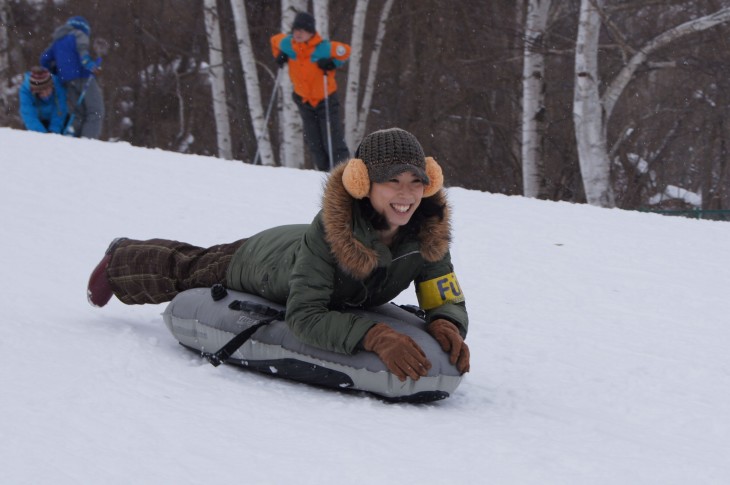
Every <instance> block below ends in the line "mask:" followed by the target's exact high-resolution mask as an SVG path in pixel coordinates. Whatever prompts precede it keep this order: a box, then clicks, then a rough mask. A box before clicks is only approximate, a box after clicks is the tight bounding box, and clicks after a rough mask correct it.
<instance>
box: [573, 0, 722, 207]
mask: <svg viewBox="0 0 730 485" xmlns="http://www.w3.org/2000/svg"><path fill="white" fill-rule="evenodd" d="M603 3H604V0H581V10H580V22H579V26H578V39H577V42H576V62H575V69H576V87H575V95H574V105H573V119H574V123H575V132H576V140H577V145H578V156H579V158H580V167H581V173H582V176H583V186H584V188H585V192H586V198H587V199H588V202H589V203H590V204H594V205H600V206H603V207H613V206H614V204H615V202H614V196H613V191H612V189H611V186H610V159H609V156H608V152H607V144H606V136H607V135H606V134H607V126H608V121H609V119H610V117H611V114H612V113H613V109H614V107H615V106H616V102H617V101H618V99H619V97H620V96H621V94H622V93H623V91H624V89H625V88H626V86H627V85H628V83H629V82H630V81H631V79H632V78H633V76H634V74H635V73H636V70H637V69H638V68H639V67H640V66H641V65H642V64H644V63H645V62H646V61H647V58H648V56H649V55H650V54H651V53H653V52H655V51H656V50H658V49H661V48H663V47H665V46H666V45H668V44H669V43H671V42H673V41H675V40H677V39H679V38H681V37H683V36H685V35H689V34H693V33H696V32H701V31H703V30H707V29H709V28H712V27H714V26H716V25H719V24H722V23H726V22H728V21H730V7H723V8H721V9H719V10H717V11H716V12H714V13H712V14H709V15H705V16H703V17H699V18H696V19H693V20H689V21H687V22H685V23H683V24H680V25H678V26H676V27H674V28H671V29H669V30H667V31H665V32H663V33H661V34H659V35H658V36H656V37H654V38H653V39H651V40H650V41H649V42H647V43H645V44H644V45H643V46H642V47H641V48H640V49H639V50H638V51H637V52H636V54H634V55H633V56H632V57H631V59H629V61H628V62H627V64H626V65H625V66H624V67H623V68H622V69H621V71H620V72H619V73H618V74H617V75H616V77H615V78H614V79H613V81H612V82H611V83H610V84H609V86H608V88H607V89H606V92H605V93H604V94H603V96H602V97H601V96H600V95H599V91H598V81H599V80H598V36H599V33H600V29H601V19H600V15H601V12H600V9H601V8H602V7H603Z"/></svg>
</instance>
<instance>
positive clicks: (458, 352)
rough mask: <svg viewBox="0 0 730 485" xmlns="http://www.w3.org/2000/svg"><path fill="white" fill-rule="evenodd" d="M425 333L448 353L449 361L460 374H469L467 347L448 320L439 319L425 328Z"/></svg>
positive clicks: (454, 326) (457, 330) (456, 329)
mask: <svg viewBox="0 0 730 485" xmlns="http://www.w3.org/2000/svg"><path fill="white" fill-rule="evenodd" d="M426 331H427V332H428V333H429V334H430V335H431V336H432V337H433V338H435V339H436V341H437V342H438V343H439V345H441V348H442V349H443V350H444V352H448V353H449V361H450V362H451V364H452V365H456V368H457V369H459V372H461V373H462V374H463V373H465V372H469V347H467V345H466V343H465V342H464V339H463V338H461V334H460V333H459V329H458V328H456V325H454V324H453V323H451V322H450V321H448V320H444V319H443V318H439V319H437V320H434V321H433V322H431V323H429V324H428V326H426Z"/></svg>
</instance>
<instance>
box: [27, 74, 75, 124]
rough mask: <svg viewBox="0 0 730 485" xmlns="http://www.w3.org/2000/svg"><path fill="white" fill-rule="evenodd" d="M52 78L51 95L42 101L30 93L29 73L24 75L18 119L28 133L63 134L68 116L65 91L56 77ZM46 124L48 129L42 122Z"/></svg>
mask: <svg viewBox="0 0 730 485" xmlns="http://www.w3.org/2000/svg"><path fill="white" fill-rule="evenodd" d="M52 77H53V94H51V96H50V97H49V98H48V99H47V100H43V99H41V98H40V97H38V96H36V95H35V94H33V93H32V92H31V91H30V72H26V73H25V78H24V79H23V84H21V86H20V94H19V96H20V117H21V118H22V119H23V123H24V124H25V128H26V129H28V130H29V131H38V132H41V133H61V132H63V128H64V125H65V123H66V116H67V115H68V108H67V107H66V89H65V88H64V87H63V86H62V85H61V83H60V82H59V80H58V78H57V77H56V76H52ZM44 121H45V122H46V123H47V124H48V129H46V127H45V126H44V123H43V122H44Z"/></svg>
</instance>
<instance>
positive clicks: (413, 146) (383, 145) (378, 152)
mask: <svg viewBox="0 0 730 485" xmlns="http://www.w3.org/2000/svg"><path fill="white" fill-rule="evenodd" d="M406 171H411V172H413V173H415V174H416V176H417V177H419V178H420V179H421V180H422V181H423V183H424V184H425V187H424V190H423V196H424V197H430V196H432V195H433V194H435V193H436V192H438V191H439V189H441V187H442V186H443V184H444V176H443V173H442V171H441V167H440V166H439V164H438V163H436V160H434V159H433V158H432V157H426V156H424V153H423V148H422V147H421V144H420V143H419V142H418V139H416V137H415V136H414V135H413V134H411V133H409V132H407V131H406V130H403V129H400V128H389V129H386V130H378V131H375V132H373V133H370V134H369V135H368V136H366V137H365V138H364V139H363V141H362V142H361V143H360V146H358V147H357V150H356V151H355V158H353V159H351V160H350V161H349V162H347V166H346V167H345V170H344V172H343V173H342V183H343V185H344V186H345V190H347V192H348V193H349V194H350V195H351V196H352V197H354V198H356V199H362V198H363V197H365V196H366V195H368V193H369V192H370V183H371V182H375V183H382V182H385V181H387V180H390V179H391V178H393V177H395V176H397V175H399V174H401V173H403V172H406Z"/></svg>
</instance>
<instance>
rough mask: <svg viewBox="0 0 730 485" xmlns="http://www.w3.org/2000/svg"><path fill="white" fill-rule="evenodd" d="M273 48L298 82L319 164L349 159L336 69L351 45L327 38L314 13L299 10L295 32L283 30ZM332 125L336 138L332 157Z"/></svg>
mask: <svg viewBox="0 0 730 485" xmlns="http://www.w3.org/2000/svg"><path fill="white" fill-rule="evenodd" d="M271 49H272V52H273V54H274V57H275V58H276V62H277V64H279V67H280V68H283V67H284V66H285V65H288V66H289V77H290V78H291V81H292V84H293V86H294V92H293V93H292V95H293V98H294V102H295V103H296V105H297V107H298V108H299V113H300V114H301V116H302V122H303V124H304V140H305V141H306V143H307V146H308V147H309V150H310V152H311V154H312V157H313V161H314V165H315V167H316V168H317V169H318V170H322V171H325V172H326V171H329V170H330V168H331V167H333V166H334V165H336V164H337V163H338V162H341V161H344V160H348V159H349V158H350V151H349V149H348V148H347V144H346V143H345V136H344V129H343V127H342V121H341V120H340V114H339V112H340V103H339V100H338V99H337V82H336V81H335V69H337V68H338V67H340V66H341V65H342V64H344V62H345V61H346V60H347V59H348V58H349V57H350V46H349V45H347V44H343V43H342V42H334V41H330V40H327V39H323V38H322V36H320V35H319V34H318V33H317V30H316V28H315V23H314V17H312V16H311V15H310V14H308V13H306V12H299V13H297V15H296V17H295V18H294V23H293V24H292V32H291V34H286V33H280V34H276V35H275V36H273V37H272V38H271ZM325 77H326V78H327V84H326V88H327V92H326V94H325ZM325 96H326V99H325ZM327 108H329V121H330V123H329V125H330V126H329V127H328V126H327ZM328 129H329V130H330V133H329V135H330V136H331V139H332V152H333V153H332V154H331V155H332V157H331V159H330V156H329V155H330V153H329V150H328V147H329V143H328V139H327V136H328V133H327V132H328Z"/></svg>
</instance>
